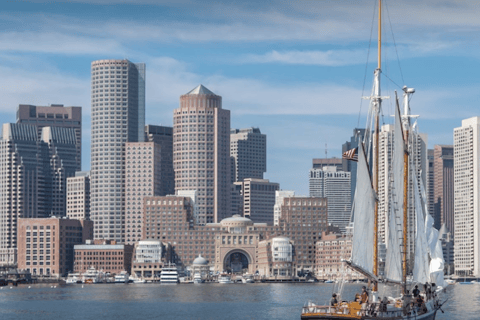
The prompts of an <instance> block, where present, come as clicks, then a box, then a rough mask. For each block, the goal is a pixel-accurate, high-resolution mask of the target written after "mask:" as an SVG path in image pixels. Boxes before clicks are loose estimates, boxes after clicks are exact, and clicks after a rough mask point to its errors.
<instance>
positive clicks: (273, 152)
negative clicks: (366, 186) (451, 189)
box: [0, 0, 480, 194]
mask: <svg viewBox="0 0 480 320" xmlns="http://www.w3.org/2000/svg"><path fill="white" fill-rule="evenodd" d="M384 2H386V6H384V8H385V10H384V18H385V19H384V27H385V34H384V50H383V58H382V60H383V65H382V70H383V72H384V74H385V75H386V76H384V77H383V78H382V90H383V94H384V95H390V96H393V95H394V93H393V90H399V89H400V87H401V86H403V85H407V86H409V87H414V88H416V91H417V93H416V94H415V95H414V96H413V100H412V113H414V114H419V115H420V118H419V127H420V131H421V132H424V133H427V134H428V142H429V146H430V147H433V145H434V144H452V142H453V137H452V134H453V128H455V127H458V126H460V125H461V120H462V119H465V118H468V117H472V116H480V110H479V108H478V100H479V99H478V97H479V90H478V88H479V82H480V81H479V79H478V75H479V71H480V61H479V58H480V47H479V45H480V39H479V38H480V37H479V35H480V32H479V31H480V19H478V16H479V15H480V6H479V5H478V2H477V1H475V0H472V1H470V0H466V1H454V0H424V1H421V2H419V1H413V0H406V1H384ZM375 3H376V1H374V0H362V1H358V0H336V1H334V0H318V1H314V0H299V1H275V0H272V1H263V2H262V1H193V0H175V1H174V0H171V1H170V0H159V1H153V0H135V1H133V0H131V1H129V0H122V1H120V0H118V1H115V0H113V1H109V0H83V1H81V0H70V1H41V0H32V1H21V0H17V1H8V0H7V1H4V2H2V6H1V9H0V18H1V19H0V28H1V32H0V74H1V75H2V76H1V77H0V96H1V99H0V115H1V118H2V120H3V121H2V122H14V121H15V111H16V108H17V106H18V105H19V104H36V105H48V104H55V103H59V104H64V105H67V106H70V105H73V106H82V107H83V117H84V118H83V130H84V134H83V159H82V160H83V161H82V163H83V164H82V165H83V169H84V170H88V169H89V168H90V63H91V61H93V60H98V59H122V58H127V59H129V60H131V61H132V62H145V63H146V64H147V92H146V94H147V123H150V124H163V125H172V111H173V109H174V108H176V107H177V106H178V101H179V96H180V95H181V94H184V93H186V92H188V91H189V90H191V89H192V88H194V87H195V86H197V85H198V84H200V83H202V84H203V85H205V86H206V87H207V88H209V89H210V90H212V91H213V92H215V93H216V94H219V95H221V96H222V97H223V107H224V108H225V109H229V110H231V124H232V127H233V128H245V127H250V126H255V127H259V128H260V129H261V131H262V133H265V134H267V145H268V155H267V157H268V165H267V173H266V178H268V179H270V180H271V181H274V182H279V183H280V186H281V188H282V189H285V190H295V191H296V192H297V194H308V170H309V168H310V167H311V162H312V158H316V157H324V156H325V145H326V144H327V145H328V156H329V157H330V156H336V157H340V156H341V144H342V143H344V142H345V141H346V140H349V139H350V136H351V134H352V131H353V128H354V127H357V126H360V127H364V125H365V113H366V110H367V109H368V103H367V102H365V101H363V102H362V100H361V97H362V94H363V95H369V94H370V91H371V82H372V74H373V69H374V68H375V66H376V35H375V33H376V24H374V26H373V33H374V36H373V39H372V42H371V43H370V38H371V30H372V18H373V13H374V6H375ZM392 29H393V32H392ZM393 39H394V40H395V45H394V41H393ZM369 48H370V53H369ZM397 55H398V57H399V58H400V59H399V60H397ZM367 57H368V60H367ZM399 61H400V62H399ZM366 70H367V71H366ZM387 77H388V78H387ZM364 83H365V84H364ZM392 105H393V100H390V101H387V102H385V104H384V112H383V114H384V120H383V121H384V122H385V123H391V122H392V120H391V118H390V117H389V115H391V114H392V113H393V111H392Z"/></svg>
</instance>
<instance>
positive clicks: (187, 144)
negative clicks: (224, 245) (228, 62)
mask: <svg viewBox="0 0 480 320" xmlns="http://www.w3.org/2000/svg"><path fill="white" fill-rule="evenodd" d="M230 163H231V160H230V111H229V110H225V109H222V97H221V96H218V95H216V94H214V93H213V92H211V91H210V90H208V89H207V88H205V87H204V86H203V85H199V86H197V87H196V88H194V89H193V90H191V91H190V92H188V93H186V94H184V95H182V96H181V97H180V107H179V108H177V109H175V110H174V112H173V165H174V171H175V191H180V190H197V203H196V206H197V208H198V222H199V223H200V224H206V223H212V222H217V221H220V220H221V219H222V218H223V217H224V216H225V215H227V214H228V213H229V212H230V191H231V189H230V173H231V172H230Z"/></svg>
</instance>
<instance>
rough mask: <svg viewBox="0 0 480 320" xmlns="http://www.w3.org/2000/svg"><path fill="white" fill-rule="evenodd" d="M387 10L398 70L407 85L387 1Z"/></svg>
mask: <svg viewBox="0 0 480 320" xmlns="http://www.w3.org/2000/svg"><path fill="white" fill-rule="evenodd" d="M385 9H386V10H387V17H388V22H389V24H390V32H391V33H392V40H393V46H394V47H395V53H396V55H397V62H398V68H399V69H400V76H401V78H402V83H405V80H404V79H403V72H402V65H401V64H400V58H399V56H398V50H397V43H396V42H395V35H394V34H393V27H392V20H390V13H389V12H388V5H387V1H385Z"/></svg>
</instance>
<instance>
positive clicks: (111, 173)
mask: <svg viewBox="0 0 480 320" xmlns="http://www.w3.org/2000/svg"><path fill="white" fill-rule="evenodd" d="M91 73H92V82H91V84H92V145H91V170H90V174H91V212H90V215H91V219H92V220H93V221H94V238H95V239H110V240H116V241H118V242H120V243H124V242H125V160H124V159H125V143H126V142H142V141H144V138H145V131H144V127H145V64H144V63H132V62H130V61H128V60H97V61H94V62H92V69H91Z"/></svg>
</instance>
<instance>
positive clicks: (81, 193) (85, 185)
mask: <svg viewBox="0 0 480 320" xmlns="http://www.w3.org/2000/svg"><path fill="white" fill-rule="evenodd" d="M67 217H68V218H70V219H77V220H81V219H82V220H83V219H86V220H90V171H78V172H76V173H75V177H69V178H67Z"/></svg>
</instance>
